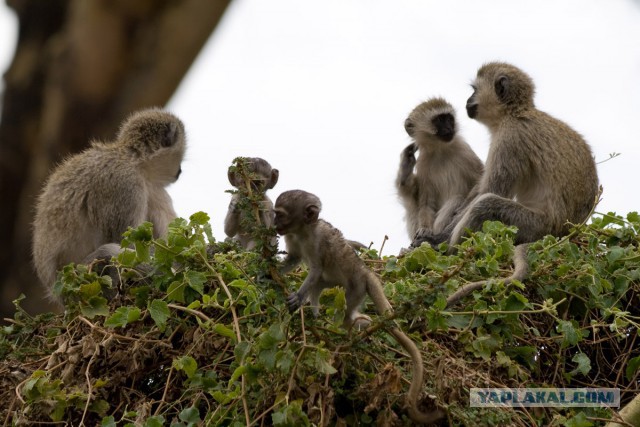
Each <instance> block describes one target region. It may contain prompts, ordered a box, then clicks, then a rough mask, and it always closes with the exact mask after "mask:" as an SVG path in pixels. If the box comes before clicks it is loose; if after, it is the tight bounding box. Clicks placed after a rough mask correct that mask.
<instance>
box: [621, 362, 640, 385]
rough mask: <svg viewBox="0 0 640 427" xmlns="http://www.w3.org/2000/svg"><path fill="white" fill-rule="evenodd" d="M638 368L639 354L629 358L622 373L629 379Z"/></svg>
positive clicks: (639, 363)
mask: <svg viewBox="0 0 640 427" xmlns="http://www.w3.org/2000/svg"><path fill="white" fill-rule="evenodd" d="M638 368H640V356H636V357H634V358H632V359H629V362H628V363H627V368H626V369H625V371H624V375H625V377H627V380H629V381H631V380H632V379H633V377H634V376H635V375H636V372H638Z"/></svg>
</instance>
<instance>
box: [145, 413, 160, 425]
mask: <svg viewBox="0 0 640 427" xmlns="http://www.w3.org/2000/svg"><path fill="white" fill-rule="evenodd" d="M162 426H164V417H163V416H162V415H155V416H153V417H149V418H147V419H146V420H145V422H144V427H162Z"/></svg>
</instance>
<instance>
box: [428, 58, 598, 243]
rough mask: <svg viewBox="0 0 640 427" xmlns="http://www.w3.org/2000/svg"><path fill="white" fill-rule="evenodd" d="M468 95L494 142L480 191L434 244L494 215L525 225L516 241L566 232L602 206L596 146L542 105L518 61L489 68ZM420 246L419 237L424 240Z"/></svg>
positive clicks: (470, 112) (482, 70)
mask: <svg viewBox="0 0 640 427" xmlns="http://www.w3.org/2000/svg"><path fill="white" fill-rule="evenodd" d="M472 87H473V94H472V95H471V97H470V98H469V99H468V100H467V106H466V108H467V114H468V115H469V117H471V118H472V119H475V120H478V121H479V122H481V123H483V124H485V125H486V126H487V127H488V128H489V131H490V133H491V145H490V147H489V154H488V157H487V162H486V164H485V171H484V174H483V175H482V178H481V180H480V183H479V185H478V195H477V196H476V197H475V198H474V199H473V200H472V201H471V202H470V204H469V206H468V207H467V208H466V209H465V210H464V211H463V213H462V214H461V215H460V216H459V220H458V221H457V222H456V223H455V225H452V226H451V227H449V228H448V229H447V230H445V231H444V232H441V233H439V234H435V235H431V236H422V237H423V240H426V241H429V242H430V243H432V244H437V243H439V242H442V241H445V240H448V241H449V243H450V245H455V244H457V243H459V242H460V239H461V237H462V236H463V234H464V232H465V230H467V229H469V230H473V231H476V230H479V229H480V228H481V227H482V224H483V223H484V222H485V221H487V220H492V221H501V222H503V223H504V224H507V225H515V226H517V227H518V232H517V235H516V244H521V243H527V242H533V241H535V240H538V239H540V238H542V237H543V236H544V235H546V234H552V235H554V236H562V235H565V234H566V233H567V232H568V230H569V227H570V223H574V224H575V223H580V222H582V221H584V220H586V219H587V217H588V216H589V214H590V213H591V211H592V209H593V207H594V204H595V203H596V199H597V194H598V175H597V172H596V164H595V161H594V159H593V155H592V153H591V149H590V147H589V145H588V144H587V143H586V142H585V140H584V139H583V138H582V136H580V135H579V134H578V133H577V132H576V131H574V130H573V129H572V128H571V127H569V126H568V125H567V124H566V123H564V122H562V121H560V120H558V119H556V118H554V117H552V116H550V115H549V114H547V113H544V112H542V111H540V110H538V109H537V108H536V107H535V105H534V102H533V95H534V84H533V81H532V79H531V77H529V76H528V75H527V74H526V73H524V72H523V71H522V70H520V69H519V68H516V67H514V66H513V65H510V64H506V63H502V62H492V63H488V64H485V65H483V66H482V67H481V68H480V69H479V70H478V74H477V77H476V79H475V82H474V83H473V84H472ZM418 243H419V242H418Z"/></svg>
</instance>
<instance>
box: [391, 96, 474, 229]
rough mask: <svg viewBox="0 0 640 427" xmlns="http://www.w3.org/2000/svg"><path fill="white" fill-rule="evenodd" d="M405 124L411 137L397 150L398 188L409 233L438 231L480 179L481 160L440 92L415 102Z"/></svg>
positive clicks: (444, 225) (453, 111)
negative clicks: (421, 101) (400, 151)
mask: <svg viewBox="0 0 640 427" xmlns="http://www.w3.org/2000/svg"><path fill="white" fill-rule="evenodd" d="M404 127H405V130H406V132H407V134H408V135H409V136H410V137H411V138H412V139H413V143H412V144H410V145H408V146H407V147H406V148H405V149H404V150H403V152H402V154H401V157H400V168H399V170H398V175H397V178H396V188H397V190H398V195H399V196H400V199H401V201H402V204H403V205H404V207H405V211H406V221H407V231H408V232H409V238H411V239H413V238H415V236H416V233H424V232H426V231H430V232H435V233H437V232H440V231H442V230H443V229H444V228H445V227H446V226H447V225H449V223H450V222H451V221H452V220H453V217H454V215H455V214H456V213H457V212H458V211H459V210H460V209H461V208H462V207H463V206H464V203H465V200H466V199H467V196H468V195H469V193H470V191H471V190H472V188H473V187H474V186H475V185H476V183H477V182H478V180H479V179H480V176H481V175H482V170H483V165H482V161H480V159H479V158H478V156H477V155H476V154H475V153H474V152H473V150H472V149H471V147H470V146H469V145H468V144H467V143H466V142H465V141H464V139H463V138H462V137H461V136H460V135H459V134H458V124H457V121H456V117H455V110H454V108H453V107H452V106H451V104H450V103H449V102H447V101H446V100H444V99H443V98H431V99H429V100H428V101H426V102H423V103H421V104H419V105H418V106H417V107H415V108H414V109H413V111H412V112H411V113H410V114H409V117H407V119H406V120H405V123H404ZM416 151H419V155H418V158H417V160H416V157H415V152H416Z"/></svg>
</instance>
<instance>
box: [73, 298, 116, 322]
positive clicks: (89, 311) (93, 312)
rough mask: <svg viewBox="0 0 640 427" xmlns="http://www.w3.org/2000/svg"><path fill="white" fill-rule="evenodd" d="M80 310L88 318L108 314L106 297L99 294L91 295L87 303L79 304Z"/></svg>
mask: <svg viewBox="0 0 640 427" xmlns="http://www.w3.org/2000/svg"><path fill="white" fill-rule="evenodd" d="M80 312H81V313H82V315H83V316H86V317H88V318H89V319H93V318H94V317H96V316H108V315H109V305H108V304H107V299H106V298H104V297H101V296H95V297H91V298H89V301H87V304H82V305H81V306H80Z"/></svg>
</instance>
